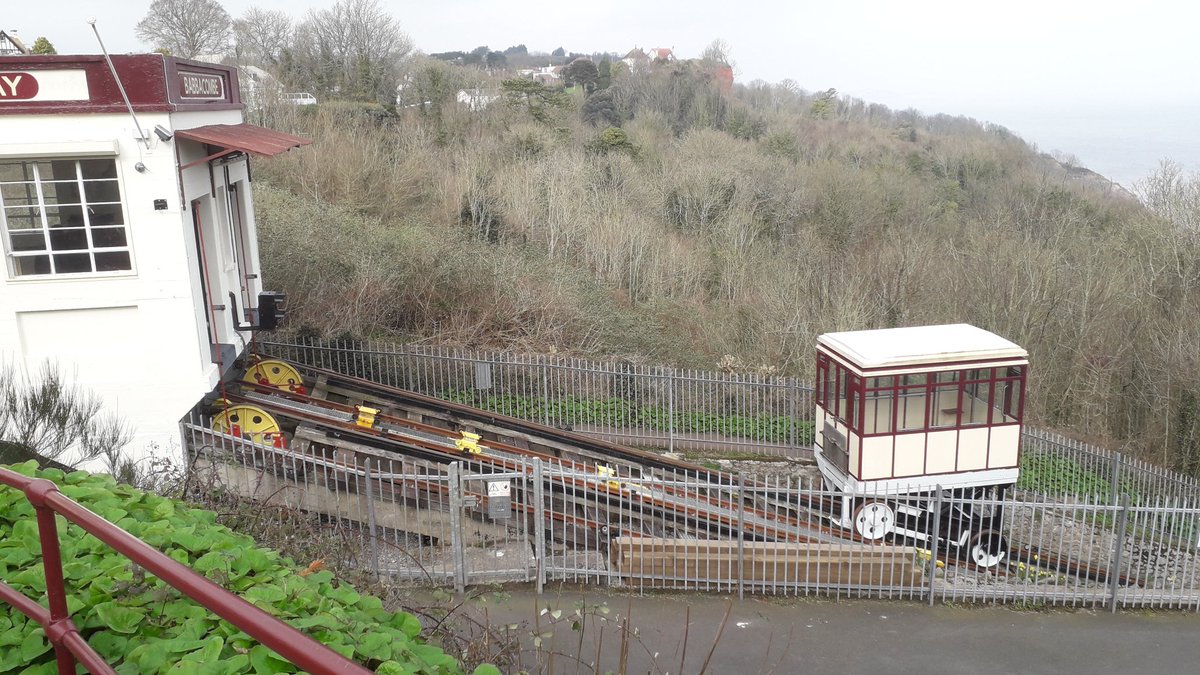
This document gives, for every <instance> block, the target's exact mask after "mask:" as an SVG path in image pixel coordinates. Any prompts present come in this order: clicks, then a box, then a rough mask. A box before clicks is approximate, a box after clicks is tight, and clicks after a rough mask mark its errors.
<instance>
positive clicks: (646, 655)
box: [487, 589, 1200, 675]
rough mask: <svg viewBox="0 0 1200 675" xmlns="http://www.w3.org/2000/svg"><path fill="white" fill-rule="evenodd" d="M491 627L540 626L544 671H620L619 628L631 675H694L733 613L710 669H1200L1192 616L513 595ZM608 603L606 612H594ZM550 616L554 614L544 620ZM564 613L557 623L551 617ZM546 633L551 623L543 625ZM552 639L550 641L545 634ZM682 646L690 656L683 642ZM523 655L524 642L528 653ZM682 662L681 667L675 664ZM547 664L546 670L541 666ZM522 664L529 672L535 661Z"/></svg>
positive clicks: (1197, 624) (526, 631) (1199, 641)
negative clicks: (579, 626) (579, 625)
mask: <svg viewBox="0 0 1200 675" xmlns="http://www.w3.org/2000/svg"><path fill="white" fill-rule="evenodd" d="M580 604H582V605H584V607H585V609H584V610H582V613H583V615H584V617H585V619H586V622H587V623H588V624H589V625H588V630H586V631H585V632H584V640H583V645H582V648H581V647H580V644H579V635H580V633H579V632H578V631H575V630H573V629H572V627H571V623H572V621H573V620H575V619H576V618H577V617H576V612H577V609H578V606H579V605H580ZM487 606H488V607H487V611H488V616H489V619H490V620H491V622H492V625H497V624H501V623H521V624H522V628H521V629H519V630H520V631H522V634H523V635H525V638H526V639H527V640H528V639H530V638H531V636H532V635H533V634H534V633H535V629H534V626H533V617H534V616H536V615H540V616H539V621H541V622H542V626H540V627H539V628H538V629H537V631H536V632H541V633H542V634H543V635H544V636H545V637H544V638H543V645H542V649H543V652H551V651H553V652H557V654H556V656H555V657H554V661H553V663H552V664H551V665H550V667H549V668H545V669H544V670H541V672H553V673H575V672H577V669H576V662H575V661H574V660H572V658H569V657H571V656H574V655H575V654H577V653H582V654H583V655H584V656H583V657H582V659H583V661H584V662H585V664H587V665H584V666H582V667H580V668H579V670H578V672H586V673H591V672H593V671H592V669H591V667H590V664H592V663H594V662H595V661H596V654H597V649H599V654H600V668H599V670H598V672H600V673H604V672H619V670H618V669H619V664H620V662H621V657H620V651H621V642H622V641H621V638H620V635H621V628H620V626H621V622H622V620H623V619H625V618H626V617H630V622H629V625H630V626H632V627H633V628H635V629H636V630H637V635H636V637H632V638H631V639H630V640H629V641H628V652H629V656H628V660H627V663H628V664H629V667H628V669H627V670H626V671H625V672H628V673H681V672H682V673H684V674H689V673H698V672H700V670H701V666H702V665H703V664H704V662H705V659H706V657H707V656H708V652H709V649H710V648H711V647H712V644H713V640H714V638H715V637H716V635H717V632H718V630H720V626H721V622H722V619H723V617H724V616H725V613H726V609H727V608H729V618H728V620H727V621H726V622H725V627H724V632H723V633H722V635H721V637H720V640H719V642H717V645H716V650H715V651H714V652H713V654H712V657H711V660H710V661H709V663H708V672H709V673H716V674H725V673H731V674H735V675H741V674H749V673H805V674H810V673H920V674H921V675H928V674H930V673H955V674H968V673H1088V674H1089V675H1101V674H1104V673H1190V672H1200V616H1198V615H1196V614H1194V613H1185V612H1168V611H1162V612H1144V611H1126V612H1122V613H1118V614H1116V615H1112V614H1109V613H1108V611H1107V610H1080V609H1069V608H1067V609H1049V610H1045V611H1019V610H1014V609H1009V608H1006V607H1002V606H967V607H946V606H936V607H933V608H930V607H926V606H925V605H923V604H919V603H912V602H888V601H862V600H855V601H840V602H835V601H831V600H815V599H795V598H792V599H778V598H775V599H772V598H766V599H764V598H757V597H756V598H749V597H748V598H747V599H746V600H743V601H740V602H739V601H738V600H737V599H736V597H735V598H732V599H730V598H727V597H720V596H712V595H654V596H622V595H615V594H600V593H594V594H593V593H587V594H584V593H581V592H578V591H561V592H558V593H555V592H551V591H550V590H549V589H547V593H546V594H544V595H543V596H541V597H538V596H537V595H536V594H534V593H532V592H528V591H514V592H511V593H508V594H507V595H501V596H499V599H495V598H493V599H490V600H488V601H487ZM600 606H605V607H607V608H608V613H607V614H604V613H602V612H601V611H600V610H599V609H598V607H600ZM543 608H549V609H550V612H548V613H544V614H543V613H542V612H541V610H542V609H543ZM555 610H561V614H560V615H559V618H558V619H557V620H555V619H554V614H553V612H554V611H555ZM547 624H549V625H547ZM547 634H549V635H547ZM685 638H686V650H685V648H684V640H685ZM527 647H528V645H527ZM681 654H682V655H683V659H684V664H683V668H682V670H681V669H680V657H681ZM545 658H546V657H545V655H543V662H542V663H543V668H544V667H545ZM526 660H527V661H530V662H529V663H527V664H526V667H527V668H529V669H530V670H531V671H534V672H538V669H535V668H532V667H531V666H533V665H534V663H532V660H533V657H529V658H527V659H526Z"/></svg>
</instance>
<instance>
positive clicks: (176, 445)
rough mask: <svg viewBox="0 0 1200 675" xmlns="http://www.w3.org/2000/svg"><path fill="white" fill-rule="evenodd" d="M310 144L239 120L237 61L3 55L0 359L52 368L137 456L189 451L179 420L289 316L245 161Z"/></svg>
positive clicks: (29, 367)
mask: <svg viewBox="0 0 1200 675" xmlns="http://www.w3.org/2000/svg"><path fill="white" fill-rule="evenodd" d="M114 71H115V74H116V77H114ZM122 86H123V91H122ZM125 95H127V96H128V106H127V104H126V100H125ZM130 108H132V113H131V110H130ZM139 127H140V132H139ZM307 143H309V141H308V140H306V139H303V138H300V137H297V136H292V135H289V134H284V133H280V132H277V131H273V130H270V129H265V128H262V127H257V126H253V125H249V124H244V123H243V122H242V103H241V101H240V99H239V94H238V74H237V70H236V69H234V68H231V67H227V66H221V65H213V64H208V63H200V62H195V61H187V60H182V59H175V58H171V57H167V56H162V55H158V54H144V55H126V56H113V57H112V59H111V67H110V62H109V61H107V60H106V59H105V57H103V56H20V57H12V58H4V59H0V228H2V236H0V247H2V250H3V254H4V270H3V280H2V281H0V359H3V360H4V361H5V362H7V363H10V364H15V365H17V366H18V367H22V366H23V367H24V368H25V369H27V370H28V371H29V372H30V373H31V374H36V373H37V372H38V371H39V370H40V369H41V367H42V365H43V363H45V362H46V361H47V360H50V361H52V362H56V363H57V364H58V365H59V367H60V369H61V371H62V372H64V373H65V374H66V375H68V376H71V377H72V379H73V381H74V382H75V383H77V384H78V385H80V386H81V387H84V388H87V389H89V390H91V391H92V392H94V393H96V394H98V395H99V396H101V397H102V399H103V401H104V403H105V407H106V409H107V410H108V411H110V412H112V413H114V414H116V415H117V416H118V417H119V418H121V419H122V420H124V421H125V422H126V423H127V424H128V425H129V426H130V427H131V428H132V429H133V431H134V433H135V437H134V440H133V442H132V443H131V444H130V445H129V446H128V447H127V452H129V453H130V454H131V455H133V456H135V457H137V456H147V455H150V454H157V455H160V456H167V457H174V458H179V457H180V456H181V455H180V453H181V444H180V436H179V422H180V420H181V418H183V417H184V416H185V415H186V414H187V413H188V412H189V411H190V410H191V409H192V408H193V407H194V406H195V405H196V404H197V402H198V401H199V400H200V399H202V398H203V397H204V396H205V395H206V394H208V393H209V392H210V391H212V390H213V389H214V388H215V387H216V386H217V384H218V382H219V379H220V378H221V376H222V373H223V372H224V371H225V370H226V369H228V368H229V366H230V365H231V364H232V363H233V361H234V359H235V358H236V357H237V356H238V355H239V354H241V353H242V351H243V350H244V349H245V347H246V343H247V342H248V341H249V340H250V338H251V335H252V331H253V330H254V329H256V328H257V327H259V326H262V327H271V326H272V325H273V324H274V322H275V321H277V320H278V317H279V315H280V314H281V311H280V308H279V305H280V304H281V303H282V298H280V297H279V296H276V295H274V294H271V293H264V292H263V287H262V278H261V274H260V269H261V268H260V265H259V259H258V245H257V237H256V230H255V224H254V204H253V200H252V197H251V190H250V179H251V172H250V166H249V159H248V155H251V154H254V155H267V156H270V155H276V154H279V153H282V152H285V151H287V150H289V149H291V148H294V147H298V146H301V145H305V144H307Z"/></svg>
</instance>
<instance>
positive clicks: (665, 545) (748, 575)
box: [610, 537, 924, 586]
mask: <svg viewBox="0 0 1200 675" xmlns="http://www.w3.org/2000/svg"><path fill="white" fill-rule="evenodd" d="M742 546H743V556H744V557H743V564H739V557H738V542H736V541H727V540H696V539H682V540H681V539H662V538H651V537H617V538H616V539H615V540H614V541H613V546H612V549H611V551H610V554H611V560H612V563H613V567H614V569H616V570H617V571H618V573H619V574H621V575H622V576H625V577H630V578H633V577H639V578H649V579H687V580H693V581H700V582H734V581H737V580H738V579H739V577H740V578H741V579H742V580H743V581H747V582H759V583H801V584H827V585H828V584H839V585H855V586H872V585H883V586H897V585H900V586H915V585H918V584H920V583H921V580H922V578H923V576H924V567H923V565H921V564H919V562H918V557H917V550H916V549H915V548H913V547H911V546H890V545H879V546H873V545H863V544H853V543H846V544H829V543H775V542H744V543H743V544H742Z"/></svg>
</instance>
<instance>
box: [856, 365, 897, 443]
mask: <svg viewBox="0 0 1200 675" xmlns="http://www.w3.org/2000/svg"><path fill="white" fill-rule="evenodd" d="M895 382H896V380H895V378H894V377H872V378H868V379H867V392H866V401H865V404H864V405H863V410H862V417H863V433H864V434H890V433H892V411H893V409H894V407H895V403H896V390H895V388H894V386H895Z"/></svg>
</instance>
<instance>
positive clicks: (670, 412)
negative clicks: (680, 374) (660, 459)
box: [667, 368, 675, 452]
mask: <svg viewBox="0 0 1200 675" xmlns="http://www.w3.org/2000/svg"><path fill="white" fill-rule="evenodd" d="M667 452H675V369H674V368H667Z"/></svg>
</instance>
